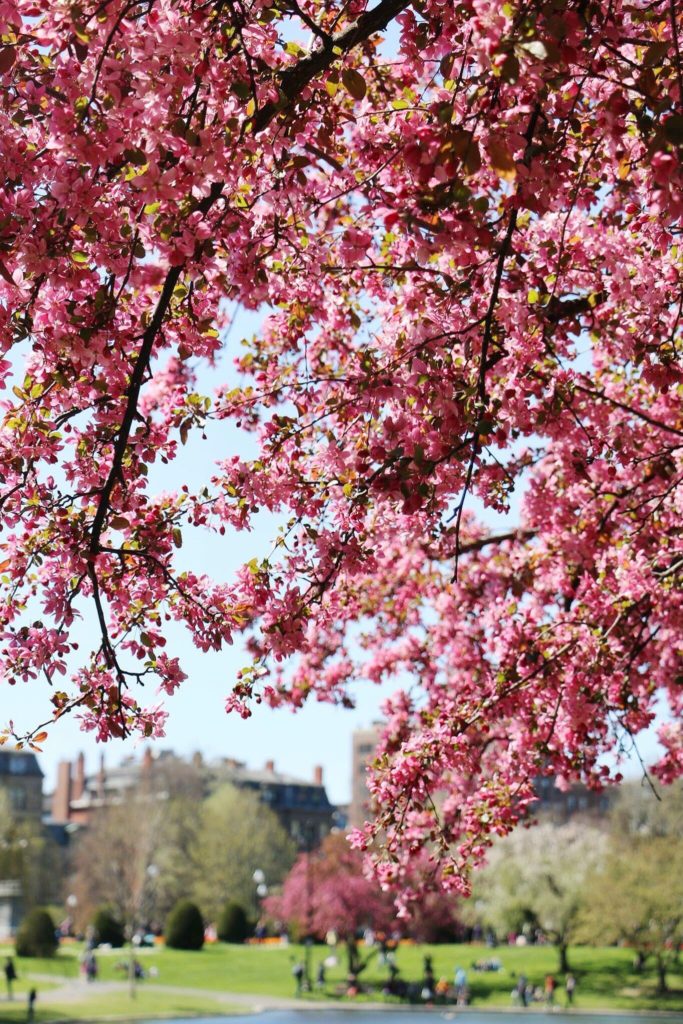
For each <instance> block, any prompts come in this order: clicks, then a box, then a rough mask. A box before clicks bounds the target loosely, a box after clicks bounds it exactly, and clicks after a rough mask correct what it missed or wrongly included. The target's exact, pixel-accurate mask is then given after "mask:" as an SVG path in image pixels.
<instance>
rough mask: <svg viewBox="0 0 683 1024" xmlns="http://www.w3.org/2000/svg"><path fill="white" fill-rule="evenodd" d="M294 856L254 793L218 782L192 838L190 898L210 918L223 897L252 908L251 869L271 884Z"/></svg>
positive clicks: (293, 849) (272, 816)
mask: <svg viewBox="0 0 683 1024" xmlns="http://www.w3.org/2000/svg"><path fill="white" fill-rule="evenodd" d="M295 856H296V847H295V846H294V843H293V841H292V840H291V839H290V837H289V836H288V835H287V833H286V832H285V830H284V828H283V827H282V825H281V824H280V822H279V821H278V819H277V817H276V816H275V814H274V813H273V811H271V810H270V808H268V807H266V806H265V805H264V804H262V803H261V801H260V800H259V798H258V797H257V796H256V794H254V793H251V792H248V791H246V790H241V789H236V788H235V787H234V786H230V785H226V786H221V787H220V789H217V790H216V792H215V793H213V794H212V795H211V796H210V797H209V798H208V800H206V801H205V802H204V804H203V805H202V807H201V813H200V817H199V824H198V829H197V833H196V836H195V838H194V841H193V843H192V849H191V857H192V863H193V865H194V878H195V880H194V885H193V888H192V892H193V895H194V898H195V899H196V901H197V902H198V903H199V905H200V906H201V907H202V908H203V910H204V912H205V913H206V915H207V918H208V919H209V920H212V921H215V920H217V919H218V916H219V914H220V912H221V910H222V908H223V906H224V904H225V902H226V900H234V901H235V902H237V903H239V904H241V906H243V907H251V906H253V905H254V899H255V890H254V882H253V878H252V876H253V874H254V871H255V869H256V868H260V869H261V870H262V871H263V872H264V874H265V876H266V878H267V879H268V884H269V885H273V884H276V883H278V882H280V881H281V880H282V879H283V878H284V876H285V875H286V874H287V871H288V870H289V869H290V867H291V866H292V863H293V862H294V857H295Z"/></svg>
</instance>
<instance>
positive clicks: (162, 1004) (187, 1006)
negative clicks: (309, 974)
mask: <svg viewBox="0 0 683 1024" xmlns="http://www.w3.org/2000/svg"><path fill="white" fill-rule="evenodd" d="M36 987H37V988H38V990H39V991H38V998H37V1000H36V1006H35V1019H36V1022H38V1024H40V1022H41V1021H42V1022H45V1024H47V1022H48V1021H57V1020H58V1021H74V1022H78V1021H84V1022H87V1021H93V1020H97V1019H102V1018H108V1019H112V1018H120V1019H121V1020H151V1019H153V1018H155V1017H162V1018H171V1017H196V1016H200V1015H206V1016H211V1015H223V1014H230V1013H240V1012H244V1008H243V1007H237V1006H233V1005H230V1004H229V1003H223V1002H218V1000H216V999H211V998H207V997H206V996H203V997H202V996H200V997H197V996H193V995H187V994H184V993H178V994H174V993H156V992H154V993H152V992H145V991H144V990H142V991H141V990H138V992H137V994H136V997H135V999H131V998H130V995H129V994H128V993H127V992H102V993H99V994H98V993H97V990H96V988H94V989H93V992H92V995H90V994H89V995H88V997H87V998H84V999H79V1000H77V1001H76V1000H75V1001H74V1002H72V1003H67V1002H62V1001H60V1002H52V1003H51V1002H50V996H49V993H48V992H46V993H45V994H44V995H43V992H42V990H41V986H40V985H37V986H36ZM0 1021H2V1022H3V1024H4V1022H5V1021H6V1022H7V1024H12V1022H13V1021H16V1022H18V1024H25V1021H26V1001H25V999H23V998H22V999H15V1000H14V1001H13V1002H11V1003H2V1002H0Z"/></svg>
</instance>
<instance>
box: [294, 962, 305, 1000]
mask: <svg viewBox="0 0 683 1024" xmlns="http://www.w3.org/2000/svg"><path fill="white" fill-rule="evenodd" d="M292 974H293V976H294V980H295V982H296V994H297V995H298V996H300V995H301V991H302V988H303V981H304V965H303V964H302V963H301V960H297V962H296V963H295V964H294V966H293V967H292Z"/></svg>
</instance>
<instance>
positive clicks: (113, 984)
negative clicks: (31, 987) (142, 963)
mask: <svg viewBox="0 0 683 1024" xmlns="http://www.w3.org/2000/svg"><path fill="white" fill-rule="evenodd" d="M30 977H31V980H32V981H35V982H38V983H40V982H45V983H46V984H47V983H48V982H49V983H50V984H52V985H55V984H57V985H59V987H58V988H50V989H48V990H46V991H45V993H44V994H43V1001H44V1002H46V1003H50V1004H55V1005H57V1004H59V1003H78V1002H81V1001H84V1000H86V999H90V998H92V997H93V996H96V995H97V996H102V995H106V994H108V993H110V992H111V993H126V992H128V990H129V986H130V983H129V982H128V981H90V982H89V981H86V980H85V979H84V978H64V979H62V978H59V977H56V976H55V975H54V974H33V973H31V976H30ZM60 982H63V984H59V983H60ZM136 987H137V989H138V991H140V992H143V991H144V992H149V993H151V994H154V993H155V992H156V993H158V994H159V995H162V994H163V995H173V994H175V995H183V996H195V997H197V998H201V999H213V1000H214V1001H215V1002H217V1003H222V1004H225V1005H226V1006H230V1007H233V1008H234V1007H236V1006H243V1007H244V1008H245V1010H247V1011H250V1012H252V1013H259V1012H260V1011H262V1010H301V1009H306V1010H329V1009H330V1006H331V1005H332V1004H331V1001H330V1000H320V999H318V1000H313V999H306V1000H305V1001H302V1000H301V999H294V998H291V999H288V998H287V997H286V996H268V995H259V994H255V993H253V992H252V993H250V992H217V991H216V990H215V989H207V988H187V987H184V986H179V985H160V984H158V982H155V981H149V980H148V979H144V980H143V981H139V982H136ZM382 1008H388V1009H392V1010H395V1009H397V1008H398V1007H396V1006H391V1005H387V1004H386V1003H379V1004H378V1005H377V1009H382ZM344 1009H358V1010H367V1009H368V1003H364V1004H363V1003H358V1004H355V1003H345V1004H344Z"/></svg>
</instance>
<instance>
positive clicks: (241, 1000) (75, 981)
mask: <svg viewBox="0 0 683 1024" xmlns="http://www.w3.org/2000/svg"><path fill="white" fill-rule="evenodd" d="M30 979H31V981H33V982H36V983H38V984H40V983H41V982H43V983H45V984H47V983H49V984H50V985H51V986H55V985H57V986H58V987H55V988H53V987H51V988H50V989H49V990H45V992H44V994H43V1000H44V1002H45V1003H49V1004H50V1005H51V1006H52V1005H54V1006H59V1004H61V1003H64V1004H73V1003H79V1002H85V1001H87V1000H88V999H90V998H92V997H93V996H98V997H101V996H103V995H107V994H110V993H111V994H112V995H114V994H118V995H120V994H125V993H127V992H128V991H129V986H130V982H129V981H128V980H126V981H93V982H88V981H86V980H85V979H84V978H80V977H79V978H63V977H58V976H55V975H54V974H34V973H31V975H30ZM136 987H137V990H138V991H139V992H147V993H150V994H152V995H153V994H154V993H157V994H158V995H169V994H170V995H173V994H175V995H182V996H189V997H193V996H194V997H195V998H198V999H207V1000H213V1001H214V1002H215V1003H217V1004H218V1005H223V1006H225V1007H226V1010H227V1012H228V1013H230V1012H234V1011H235V1010H236V1009H238V1008H243V1010H244V1012H245V1013H261V1012H263V1011H265V1010H306V1011H309V1010H330V1009H335V1010H344V1011H349V1012H351V1013H353V1012H354V1011H360V1012H363V1011H365V1012H367V1011H368V1010H372V1011H373V1012H375V1011H384V1012H386V1013H392V1014H396V1013H399V1014H400V1013H402V1012H409V1013H410V1012H415V1010H416V1009H419V1010H420V1012H430V1011H432V1012H433V1013H435V1014H438V1015H441V1016H443V1017H447V1018H453V1017H455V1016H456V1012H455V1007H447V1006H433V1007H427V1006H420V1007H415V1006H410V1005H406V1004H397V1003H371V1002H361V1003H352V1002H344V1003H343V1005H339V1004H335V1003H334V1002H333V1001H331V1000H329V999H328V1000H321V999H316V1000H314V999H305V1000H302V999H296V998H287V997H286V996H269V995H262V994H258V993H253V992H217V991H215V990H214V989H203V988H190V987H181V986H178V985H160V984H158V983H157V982H155V981H149V980H148V979H145V980H143V981H138V982H136ZM228 1008H229V1009H228ZM449 1011H450V1012H449ZM459 1012H461V1011H458V1013H459ZM467 1012H469V1013H472V1012H475V1013H477V1012H481V1013H482V1014H484V1015H487V1014H488V1015H496V1016H497V1015H498V1014H499V1013H502V1014H507V1015H510V1016H512V1017H514V1016H516V1015H517V1016H518V1015H520V1013H521V1011H520V1010H519V1009H518V1008H514V1007H503V1006H500V1007H486V1008H485V1007H471V1006H468V1007H467ZM584 1014H586V1015H588V1016H592V1017H597V1016H600V1017H605V1018H606V1020H609V1018H610V1017H611V1016H615V1017H619V1018H620V1019H621V1020H624V1019H628V1018H629V1017H631V1016H633V1018H634V1020H636V1021H637V1019H638V1018H639V1017H641V1018H650V1019H652V1018H660V1019H662V1020H666V1019H668V1020H677V1021H680V1020H681V1017H680V1014H678V1013H675V1012H672V1011H667V1010H654V1011H653V1010H649V1011H645V1010H642V1011H639V1012H635V1013H633V1014H632V1015H631V1014H629V1013H628V1012H627V1011H624V1010H608V1009H600V1010H578V1011H577V1010H574V1011H573V1012H572V1016H573V1017H577V1018H578V1019H579V1020H580V1019H581V1017H582V1016H583V1015H584ZM202 1015H203V1016H210V1011H208V1012H205V1013H203V1014H202ZM147 1016H148V1017H149V1016H151V1015H147ZM166 1017H167V1015H166V1014H164V1018H166ZM99 1019H100V1020H104V1018H99Z"/></svg>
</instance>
